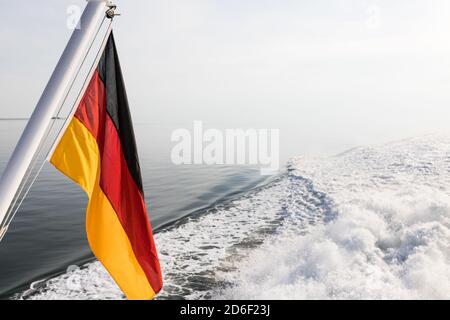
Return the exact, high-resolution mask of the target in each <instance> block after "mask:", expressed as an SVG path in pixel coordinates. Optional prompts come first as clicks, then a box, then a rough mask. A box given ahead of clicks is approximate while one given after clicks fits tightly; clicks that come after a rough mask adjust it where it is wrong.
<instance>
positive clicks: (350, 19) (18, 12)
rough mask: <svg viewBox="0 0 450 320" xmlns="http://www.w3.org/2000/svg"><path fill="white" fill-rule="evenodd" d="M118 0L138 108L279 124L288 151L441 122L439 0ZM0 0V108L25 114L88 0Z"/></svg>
mask: <svg viewBox="0 0 450 320" xmlns="http://www.w3.org/2000/svg"><path fill="white" fill-rule="evenodd" d="M116 3H117V4H118V6H119V11H120V12H121V13H122V16H121V17H118V18H117V19H116V21H115V31H114V32H115V35H116V41H117V45H118V50H119V55H120V58H121V63H122V67H123V72H124V77H125V81H126V84H127V90H128V95H129V100H130V106H131V108H132V114H133V117H134V119H135V121H140V122H151V123H167V124H168V125H170V126H174V127H179V126H180V125H181V126H183V125H182V124H180V123H183V124H186V123H187V125H189V123H192V121H193V120H203V121H204V122H205V123H206V125H207V126H210V127H214V126H217V127H226V128H235V127H239V126H244V127H254V128H279V129H280V130H281V135H282V139H283V142H282V145H283V144H284V145H285V146H288V147H286V148H289V149H290V150H291V149H292V150H291V151H290V152H291V153H292V154H301V153H308V154H309V153H310V154H333V153H336V152H339V151H342V150H344V149H345V148H350V147H352V146H355V145H360V144H373V143H382V142H386V141H390V140H395V139H401V138H405V137H409V136H415V135H421V134H424V133H429V132H436V131H437V132H439V131H450V130H447V127H449V122H450V3H449V1H448V0H433V1H430V0H398V1H389V0H371V1H366V0H347V1H344V0H334V1H333V0H328V1H325V0H315V1H306V0H305V1H300V0H278V1H275V0H270V1H269V0H221V1H219V0H209V1H208V0H191V1H186V0H132V1H125V0H117V1H116ZM0 4H1V5H2V6H1V7H2V10H0V43H1V50H0V87H1V88H2V89H1V90H0V107H1V114H0V117H23V116H29V115H30V114H31V112H32V110H33V108H34V106H35V104H36V102H37V100H38V98H39V96H40V94H41V91H42V90H43V88H44V86H45V84H46V82H47V80H48V78H49V76H50V74H51V72H52V70H53V68H54V66H55V64H56V62H57V60H58V58H59V55H60V54H61V52H62V50H63V49H64V46H65V44H66V42H67V40H68V38H69V36H70V34H71V30H69V29H68V28H67V27H66V20H67V13H66V10H67V8H68V6H70V5H74V4H75V5H80V6H84V5H85V1H81V0H78V1H77V0H69V1H66V0H45V1H44V0H42V1H32V0H15V1H6V0H0ZM138 138H139V137H138ZM169 141H170V137H168V143H169Z"/></svg>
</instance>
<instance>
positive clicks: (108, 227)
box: [50, 33, 162, 299]
mask: <svg viewBox="0 0 450 320" xmlns="http://www.w3.org/2000/svg"><path fill="white" fill-rule="evenodd" d="M50 162H51V163H52V164H53V165H54V166H55V167H56V168H57V169H58V170H60V171H61V172H62V173H63V174H65V175H66V176H68V177H69V178H71V179H72V180H73V181H74V182H76V183H77V184H79V185H80V186H81V188H82V189H83V190H84V191H85V192H86V193H87V195H88V197H89V203H88V206H87V210H86V232H87V238H88V241H89V244H90V246H91V249H92V251H93V253H94V254H95V256H96V257H97V259H98V260H99V261H100V262H101V263H102V264H103V265H104V267H105V268H106V269H107V270H108V272H109V273H110V275H111V276H112V278H113V279H114V280H115V282H116V283H117V285H118V286H119V287H120V288H121V290H122V291H123V293H124V294H125V295H126V297H127V298H128V299H152V298H153V297H154V296H155V294H156V293H158V292H159V291H160V290H161V287H162V276H161V270H160V265H159V260H158V255H157V251H156V247H155V243H154V240H153V234H152V230H151V226H150V223H149V221H148V217H147V211H146V206H145V202H144V192H143V188H142V178H141V172H140V166H139V159H138V155H137V149H136V143H135V137H134V132H133V125H132V122H131V116H130V111H129V107H128V101H127V96H126V92H125V86H124V82H123V77H122V72H121V69H120V64H119V59H118V56H117V50H116V46H115V42H114V37H113V35H112V33H111V35H110V37H109V39H108V42H107V44H106V47H105V51H104V52H103V55H102V57H101V59H100V63H99V65H98V68H97V69H96V71H95V73H94V75H93V77H92V79H91V80H90V83H89V86H88V87H87V90H86V92H85V94H84V96H83V99H82V100H81V103H80V105H79V106H78V108H77V110H76V112H75V115H74V117H73V118H72V119H71V122H70V124H69V126H68V127H67V129H66V131H65V132H64V134H63V136H62V138H61V140H60V142H59V144H58V146H57V147H56V149H55V152H54V153H53V155H52V157H51V159H50Z"/></svg>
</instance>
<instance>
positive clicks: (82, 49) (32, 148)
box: [0, 0, 111, 241]
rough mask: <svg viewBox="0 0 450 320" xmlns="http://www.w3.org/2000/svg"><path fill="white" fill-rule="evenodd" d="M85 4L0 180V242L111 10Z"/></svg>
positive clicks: (103, 0)
mask: <svg viewBox="0 0 450 320" xmlns="http://www.w3.org/2000/svg"><path fill="white" fill-rule="evenodd" d="M87 2H88V3H87V5H86V8H85V10H84V12H83V14H82V16H81V18H80V28H77V29H75V30H74V31H73V34H72V36H71V38H70V40H69V42H68V44H67V46H66V48H65V49H64V52H63V54H62V55H61V58H60V59H59V62H58V64H57V66H56V68H55V70H54V71H53V74H52V76H51V77H50V80H49V82H48V83H47V86H46V87H45V89H44V92H43V93H42V96H41V98H40V99H39V101H38V103H37V105H36V108H35V109H34V111H33V114H32V115H31V118H30V120H29V121H28V123H27V125H26V127H25V129H24V131H23V133H22V136H21V137H20V139H19V142H18V143H17V145H16V147H15V149H14V152H13V153H12V155H11V157H10V159H9V161H8V164H7V165H6V167H5V170H4V173H3V175H2V177H1V178H0V241H1V239H2V238H3V236H4V235H5V233H6V231H7V229H8V226H7V225H6V224H5V222H6V220H8V219H5V218H6V216H7V213H8V210H9V209H10V206H11V203H12V202H13V200H14V198H15V197H16V195H17V191H18V189H19V187H20V185H21V183H22V181H23V179H24V177H25V175H26V173H27V171H28V169H29V167H30V164H31V162H32V161H33V158H34V156H35V154H36V152H37V151H38V149H39V146H40V144H41V142H42V140H43V138H44V136H45V134H46V131H47V130H48V127H49V125H50V123H51V120H52V117H53V116H54V114H55V112H56V111H57V110H58V108H59V107H60V105H61V103H62V101H63V99H64V97H65V95H66V94H67V92H68V90H69V88H70V85H71V83H72V81H73V79H74V78H75V75H76V73H77V70H78V69H79V68H80V66H81V64H82V61H83V59H84V57H85V56H86V54H87V52H88V50H89V47H90V45H91V44H92V43H93V41H94V38H95V32H96V30H97V28H98V26H99V25H100V23H101V21H102V20H103V19H104V17H105V12H106V11H107V10H110V9H111V7H110V6H109V1H107V0H87Z"/></svg>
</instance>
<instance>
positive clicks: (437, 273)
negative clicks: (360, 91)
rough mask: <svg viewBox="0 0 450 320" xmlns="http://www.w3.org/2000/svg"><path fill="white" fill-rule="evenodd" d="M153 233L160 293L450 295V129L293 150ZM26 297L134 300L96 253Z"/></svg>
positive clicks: (241, 296)
mask: <svg viewBox="0 0 450 320" xmlns="http://www.w3.org/2000/svg"><path fill="white" fill-rule="evenodd" d="M155 241H156V243H157V247H158V249H159V254H160V260H161V265H162V268H163V274H164V283H165V285H164V289H163V291H162V292H161V294H160V295H159V296H158V299H174V298H180V299H199V298H206V299H432V298H435V299H449V298H450V249H449V248H450V138H447V137H438V136H427V137H421V138H414V139H408V140H404V141H399V142H394V143H390V144H386V145H382V146H377V147H361V148H356V149H352V150H350V151H348V152H346V153H342V154H340V155H337V156H335V157H330V158H317V159H312V158H297V159H293V160H292V161H291V162H290V163H289V165H288V170H287V173H286V174H284V175H283V176H281V177H279V178H278V179H277V180H275V181H273V182H272V183H270V184H269V185H267V186H264V187H262V188H260V189H257V190H253V191H251V192H249V193H247V194H245V195H243V196H241V197H239V198H238V199H235V200H233V201H230V202H228V203H224V204H221V205H217V206H215V207H214V208H211V209H209V210H207V212H204V213H202V214H200V215H196V216H193V217H189V218H187V219H185V220H183V221H181V222H179V223H177V224H175V225H173V226H171V227H169V228H168V229H166V230H164V231H162V232H160V233H158V234H157V235H155ZM18 297H19V298H23V299H121V298H124V297H123V295H122V293H121V292H120V290H119V289H118V288H117V287H116V285H115V284H114V283H113V281H112V280H111V279H110V277H109V276H108V274H107V273H106V271H104V269H103V268H102V266H101V265H100V264H99V263H98V262H94V263H90V264H87V265H85V266H83V267H81V268H79V267H75V266H72V267H70V268H69V270H68V271H67V272H66V273H64V274H62V275H60V276H58V277H55V278H53V279H49V280H45V281H41V282H38V283H35V284H33V285H32V286H31V288H30V289H29V290H27V291H26V292H24V293H22V294H21V295H19V296H18Z"/></svg>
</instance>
